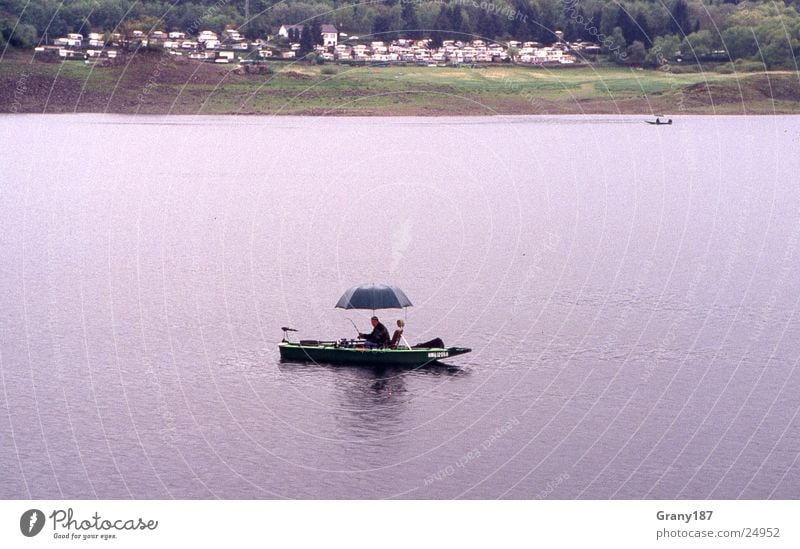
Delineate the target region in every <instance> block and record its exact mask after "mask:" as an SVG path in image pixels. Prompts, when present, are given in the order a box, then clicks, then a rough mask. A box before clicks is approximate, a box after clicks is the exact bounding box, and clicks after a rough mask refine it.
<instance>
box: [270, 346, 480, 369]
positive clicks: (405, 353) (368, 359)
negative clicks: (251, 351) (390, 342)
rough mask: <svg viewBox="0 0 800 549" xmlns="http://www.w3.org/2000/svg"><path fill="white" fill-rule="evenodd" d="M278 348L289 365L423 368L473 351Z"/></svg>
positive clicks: (444, 349)
mask: <svg viewBox="0 0 800 549" xmlns="http://www.w3.org/2000/svg"><path fill="white" fill-rule="evenodd" d="M278 348H279V349H280V353H281V360H283V361H288V362H320V363H326V364H354V365H369V366H423V365H426V364H431V363H434V362H438V361H440V360H444V359H446V358H450V357H454V356H458V355H463V354H466V353H469V352H470V351H472V349H468V348H466V347H422V348H420V347H416V348H410V349H403V348H398V349H395V348H388V347H385V348H368V347H366V346H364V345H363V342H362V343H359V342H358V341H344V342H340V341H319V342H304V341H301V342H300V343H294V342H289V341H282V342H281V343H280V344H279V345H278Z"/></svg>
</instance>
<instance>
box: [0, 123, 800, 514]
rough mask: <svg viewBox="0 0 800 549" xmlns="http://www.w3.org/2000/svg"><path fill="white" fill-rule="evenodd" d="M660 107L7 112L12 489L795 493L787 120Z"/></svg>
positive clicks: (297, 493) (796, 265) (3, 282)
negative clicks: (378, 313) (406, 365)
mask: <svg viewBox="0 0 800 549" xmlns="http://www.w3.org/2000/svg"><path fill="white" fill-rule="evenodd" d="M673 120H675V123H674V124H673V125H672V126H670V127H669V128H658V129H657V130H654V129H653V128H651V127H649V126H647V125H646V124H643V123H642V120H641V119H639V118H638V117H534V118H528V117H496V118H485V119H484V118H451V119H438V118H437V119H425V118H403V119H392V118H386V119H383V118H381V119H359V118H352V119H326V118H323V119H308V118H291V117H287V118H280V119H274V118H262V117H247V118H234V117H181V118H180V119H178V118H171V117H125V116H101V115H85V116H84V115H76V116H57V117H42V116H16V117H10V116H9V117H3V124H1V125H0V138H1V139H2V140H3V141H2V142H3V147H2V148H0V161H2V163H3V164H2V165H3V166H4V169H5V172H4V175H5V176H6V177H5V179H4V182H3V183H2V188H1V189H0V208H2V211H3V214H4V215H3V216H2V218H0V224H2V226H0V381H1V382H2V383H1V384H2V387H3V392H2V393H0V395H1V396H0V401H1V402H2V408H3V409H4V410H5V412H4V413H0V470H2V471H4V472H5V473H6V474H4V475H3V476H2V478H0V498H45V499H46V498H62V497H64V498H95V497H99V498H128V497H134V498H172V497H176V498H210V497H220V498H251V497H292V498H312V497H316V498H383V497H414V498H454V497H464V498H496V497H507V498H534V497H548V498H554V499H556V498H557V499H564V498H567V499H568V498H575V497H581V498H643V497H651V498H676V497H679V498H709V497H711V498H794V497H797V494H798V493H800V480H799V479H800V474H798V471H800V458H798V455H800V435H799V434H798V433H800V429H798V426H800V413H798V408H797V399H796V395H797V394H798V391H800V369H799V368H798V367H797V366H798V357H800V345H799V344H798V342H800V316H798V314H797V311H798V304H800V297H799V296H800V259H799V258H800V253H798V245H800V191H798V187H797V185H795V184H794V183H793V182H794V180H795V179H796V177H795V174H796V173H798V172H800V155H797V154H796V152H797V151H796V145H797V143H796V135H797V120H796V118H795V117H761V118H752V117H713V118H711V117H673ZM793 140H794V141H793ZM48 143H69V147H49V148H46V149H45V148H43V147H44V145H43V144H48ZM75 151H90V153H89V154H88V155H87V154H75ZM754 151H757V153H758V154H755V153H754ZM365 282H387V283H394V284H397V285H398V286H400V287H401V288H403V290H404V291H405V292H406V293H407V294H408V295H409V297H410V298H411V299H412V301H413V302H414V304H415V306H414V307H413V308H411V309H409V311H408V315H407V318H406V320H407V323H406V330H405V336H406V337H407V338H408V340H409V341H412V342H416V341H426V340H430V339H433V338H434V337H441V338H442V339H443V340H444V342H445V343H446V344H447V345H453V346H467V347H471V348H472V349H473V352H472V353H469V354H467V355H463V356H459V357H456V358H453V359H448V360H447V361H445V362H446V363H447V365H431V366H429V367H426V368H419V369H410V370H402V369H391V368H387V369H373V368H349V367H341V366H329V365H322V364H289V363H281V362H280V359H279V353H278V349H277V344H278V342H279V341H280V339H281V329H280V328H281V326H292V327H294V328H297V329H298V330H300V332H299V333H298V334H297V336H298V339H299V338H302V339H306V338H322V339H329V338H333V337H336V336H337V335H343V334H352V331H353V327H352V325H351V324H350V321H349V319H352V320H353V321H355V322H356V323H357V324H358V325H359V326H366V325H368V320H369V316H371V312H370V313H366V312H365V313H364V314H363V315H362V314H361V313H354V312H349V313H347V315H344V314H343V313H342V312H341V311H338V310H335V309H334V308H333V305H334V303H335V302H336V300H337V299H338V297H339V296H340V295H341V293H342V292H343V291H344V290H345V289H347V288H349V287H351V286H352V285H354V284H358V283H365ZM395 313H396V312H394V311H392V312H386V313H385V314H383V313H382V318H383V317H385V318H384V321H385V322H388V323H390V324H391V323H393V322H394V320H395V319H396V316H395ZM398 316H399V315H398Z"/></svg>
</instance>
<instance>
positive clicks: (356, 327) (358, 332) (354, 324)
mask: <svg viewBox="0 0 800 549" xmlns="http://www.w3.org/2000/svg"><path fill="white" fill-rule="evenodd" d="M347 320H349V321H350V324H352V325H353V328H355V329H356V333H357V334H360V333H361V330H359V329H358V326H356V323H355V322H353V319H352V318H348V319H347Z"/></svg>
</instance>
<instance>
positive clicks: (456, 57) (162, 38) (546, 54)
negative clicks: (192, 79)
mask: <svg viewBox="0 0 800 549" xmlns="http://www.w3.org/2000/svg"><path fill="white" fill-rule="evenodd" d="M292 30H297V31H300V32H301V31H302V25H283V26H281V27H280V29H279V30H278V36H281V37H284V38H287V39H288V38H289V36H290V31H292ZM321 34H322V37H321V38H322V42H323V43H322V45H319V46H317V47H316V49H317V53H318V55H320V56H322V57H323V58H325V59H326V60H328V61H364V62H378V63H392V62H413V63H426V64H442V63H450V64H460V63H491V62H502V61H507V60H508V58H509V49H511V48H514V50H516V54H515V59H514V61H516V62H519V63H529V64H555V63H558V64H572V63H575V62H576V56H575V55H574V54H573V53H572V52H573V51H581V50H582V51H584V52H587V53H597V52H599V46H597V45H595V44H588V43H580V42H578V43H573V44H567V43H565V42H563V41H559V42H557V43H556V44H554V45H552V46H542V45H541V44H539V43H537V42H518V41H510V42H508V44H507V47H506V46H503V45H501V44H497V43H491V42H490V43H487V42H486V41H484V40H473V41H471V42H464V41H456V40H445V41H444V43H443V44H442V47H440V48H431V47H429V42H428V40H411V39H398V40H394V41H392V42H391V43H384V42H379V41H373V42H370V43H369V44H365V43H355V40H356V39H357V38H358V37H350V40H349V42H351V43H339V38H340V36H342V37H344V36H346V35H340V33H339V32H338V31H337V29H336V27H334V26H333V25H327V24H326V25H322V26H321ZM132 38H133V40H134V41H136V42H137V43H140V44H142V45H145V46H146V45H148V44H152V45H159V46H161V47H163V48H164V49H165V50H167V51H169V52H170V53H172V54H174V55H186V56H188V57H190V58H193V59H202V60H207V61H215V62H218V63H229V62H233V61H234V60H235V59H236V58H238V57H242V56H244V55H246V54H247V53H249V52H250V51H252V50H257V51H258V55H259V56H260V57H262V58H275V57H279V58H284V59H291V58H294V57H295V56H296V52H297V50H299V49H300V44H297V43H293V44H290V46H289V50H288V51H273V50H272V49H270V48H269V47H268V46H267V43H266V42H265V41H264V40H255V41H252V42H249V41H247V40H246V39H245V37H244V36H243V35H242V34H241V33H239V32H238V31H237V30H235V29H226V30H225V31H224V32H223V34H222V36H219V35H217V33H215V32H212V31H209V30H204V31H201V32H200V33H199V34H198V35H197V36H195V37H192V36H187V34H186V33H184V32H180V31H173V32H169V33H167V32H164V31H154V32H152V33H150V34H149V35H146V34H145V33H144V32H143V31H133V33H132ZM122 43H123V39H122V37H121V35H118V34H115V35H112V36H111V41H110V46H111V48H109V47H107V46H108V45H109V44H107V43H106V41H105V39H104V36H103V35H101V34H99V33H89V35H88V40H86V41H85V42H84V37H83V35H81V34H77V33H71V34H68V35H67V36H65V37H62V38H57V39H55V40H54V41H53V45H52V46H43V47H40V48H37V50H39V51H42V50H45V49H48V48H49V49H54V48H57V49H58V54H59V56H60V57H62V58H70V57H79V56H84V57H101V56H105V57H110V58H113V57H116V54H117V51H116V50H115V49H113V47H114V46H117V47H118V46H120V45H121V44H122ZM84 49H85V51H83V50H84ZM595 50H596V51H595Z"/></svg>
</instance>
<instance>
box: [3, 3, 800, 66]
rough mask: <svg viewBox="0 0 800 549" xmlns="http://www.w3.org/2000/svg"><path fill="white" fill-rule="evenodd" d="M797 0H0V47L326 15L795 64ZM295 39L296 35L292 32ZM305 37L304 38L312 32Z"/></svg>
mask: <svg viewBox="0 0 800 549" xmlns="http://www.w3.org/2000/svg"><path fill="white" fill-rule="evenodd" d="M798 4H800V0H787V1H761V2H745V1H739V0H663V1H662V0H631V1H626V0H621V1H619V2H615V1H608V0H365V1H356V0H280V1H279V0H249V14H250V18H249V19H248V20H245V17H244V13H245V7H244V5H245V0H192V1H182V0H174V1H172V2H170V1H168V0H0V47H4V46H6V45H10V46H13V47H31V46H34V45H36V44H37V43H40V42H41V41H43V40H45V41H46V40H48V39H52V38H54V37H58V36H63V35H64V34H66V33H68V32H81V33H83V34H86V33H88V32H89V31H101V32H108V33H111V32H120V33H123V34H125V33H129V32H130V31H132V30H134V29H138V30H144V31H149V30H168V31H169V30H182V31H185V32H189V33H192V34H193V33H196V32H197V31H199V30H201V29H206V28H208V29H211V30H215V31H221V30H223V29H224V28H225V27H226V26H229V25H230V26H234V27H237V28H239V30H240V31H242V32H244V33H245V34H246V35H247V36H248V37H250V38H256V37H264V36H265V35H267V34H270V33H274V32H275V31H276V30H277V28H278V27H279V26H280V25H281V24H285V23H288V24H298V23H306V24H308V25H311V24H315V25H319V24H321V23H333V24H335V25H336V26H337V27H338V28H339V29H340V31H342V32H346V33H348V34H350V35H359V36H361V37H362V38H367V37H375V39H382V40H388V39H392V38H395V37H398V36H403V37H408V38H422V37H428V38H431V39H432V40H433V42H434V44H437V43H441V42H442V41H443V40H446V39H475V38H483V39H489V40H510V39H516V40H522V41H528V40H534V41H538V42H541V43H544V44H550V43H553V42H554V41H556V40H557V39H558V36H557V34H556V31H557V30H559V31H561V32H562V33H563V39H565V40H569V41H576V40H579V39H580V40H584V41H590V42H595V43H600V44H601V45H602V46H603V48H604V53H606V54H608V55H609V57H610V58H611V59H614V60H616V61H618V62H620V63H642V64H657V63H659V60H663V59H668V60H672V59H675V58H677V57H682V58H684V59H685V60H686V61H695V60H703V59H704V58H708V57H710V56H714V55H717V56H719V55H720V54H719V52H720V51H726V52H727V53H728V55H729V56H730V58H731V59H748V60H755V61H763V62H764V63H766V64H767V65H768V66H770V67H777V66H792V67H794V66H795V59H796V57H797V56H798V55H800V13H798ZM301 39H302V37H301ZM305 40H306V41H309V40H314V38H313V33H312V36H310V37H307V38H305Z"/></svg>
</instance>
